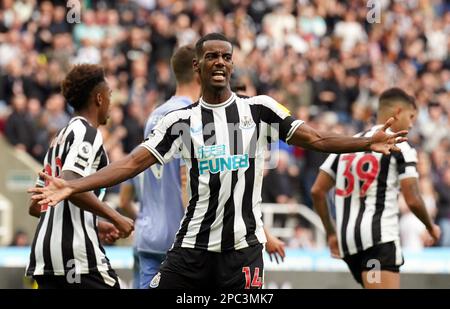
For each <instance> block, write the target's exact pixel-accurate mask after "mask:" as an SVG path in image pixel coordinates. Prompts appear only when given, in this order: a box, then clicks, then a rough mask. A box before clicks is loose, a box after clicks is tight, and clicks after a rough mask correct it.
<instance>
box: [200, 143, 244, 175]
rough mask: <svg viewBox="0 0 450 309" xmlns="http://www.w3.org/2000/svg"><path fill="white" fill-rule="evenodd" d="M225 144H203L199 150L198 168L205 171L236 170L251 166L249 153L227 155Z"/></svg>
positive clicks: (201, 171) (202, 172)
mask: <svg viewBox="0 0 450 309" xmlns="http://www.w3.org/2000/svg"><path fill="white" fill-rule="evenodd" d="M225 149H226V148H225V145H211V146H201V147H200V148H199V149H198V151H197V158H198V159H199V161H198V170H199V173H200V175H203V174H204V173H207V172H210V173H213V174H215V173H219V172H224V171H236V170H238V169H240V168H247V167H249V160H248V154H239V155H233V156H230V155H228V156H227V155H226V150H225Z"/></svg>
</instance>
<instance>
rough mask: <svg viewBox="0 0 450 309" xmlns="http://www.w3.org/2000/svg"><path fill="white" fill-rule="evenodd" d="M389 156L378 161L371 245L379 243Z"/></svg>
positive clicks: (384, 156)
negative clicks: (378, 169) (378, 168)
mask: <svg viewBox="0 0 450 309" xmlns="http://www.w3.org/2000/svg"><path fill="white" fill-rule="evenodd" d="M390 162H391V155H383V156H382V157H381V160H380V172H379V174H378V178H377V193H376V200H375V212H374V214H373V219H372V244H373V245H376V244H377V243H378V242H380V241H381V216H382V215H383V210H384V208H385V200H386V188H387V178H388V174H389V164H390Z"/></svg>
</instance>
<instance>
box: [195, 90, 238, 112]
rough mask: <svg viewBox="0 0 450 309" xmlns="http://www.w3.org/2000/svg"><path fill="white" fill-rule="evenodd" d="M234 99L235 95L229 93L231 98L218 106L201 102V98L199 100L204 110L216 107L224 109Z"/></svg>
mask: <svg viewBox="0 0 450 309" xmlns="http://www.w3.org/2000/svg"><path fill="white" fill-rule="evenodd" d="M235 98H236V94H235V93H234V92H232V93H231V96H230V97H229V98H228V99H227V100H226V101H224V102H222V103H219V104H210V103H208V102H206V101H205V100H203V97H201V98H200V100H199V101H200V105H201V106H203V107H206V108H218V107H225V106H228V105H229V104H230V103H231V102H233V101H234V99H235Z"/></svg>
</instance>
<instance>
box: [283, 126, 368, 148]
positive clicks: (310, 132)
mask: <svg viewBox="0 0 450 309" xmlns="http://www.w3.org/2000/svg"><path fill="white" fill-rule="evenodd" d="M289 143H290V144H293V145H296V146H300V147H303V148H307V149H311V150H316V151H320V152H329V153H347V152H358V151H366V150H370V145H371V139H370V138H369V137H350V136H344V135H339V134H334V133H329V132H319V131H316V130H315V129H314V128H312V127H310V126H308V125H306V124H302V125H301V126H299V127H298V128H297V129H296V130H295V132H294V134H293V136H292V137H291V139H290V140H289Z"/></svg>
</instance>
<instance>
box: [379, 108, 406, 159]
mask: <svg viewBox="0 0 450 309" xmlns="http://www.w3.org/2000/svg"><path fill="white" fill-rule="evenodd" d="M393 122H394V118H393V117H391V118H389V119H388V121H386V123H385V124H384V126H383V127H382V128H381V129H379V130H378V131H376V132H375V134H374V135H373V136H372V137H371V139H370V150H372V151H376V152H380V153H382V154H385V155H388V154H390V153H391V151H395V152H399V151H400V148H398V147H397V146H396V145H395V144H397V143H402V142H405V141H407V140H408V138H407V137H406V135H407V134H408V131H407V130H402V131H399V132H396V133H392V134H389V133H386V130H387V129H388V128H390V127H391V125H392V123H393Z"/></svg>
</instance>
